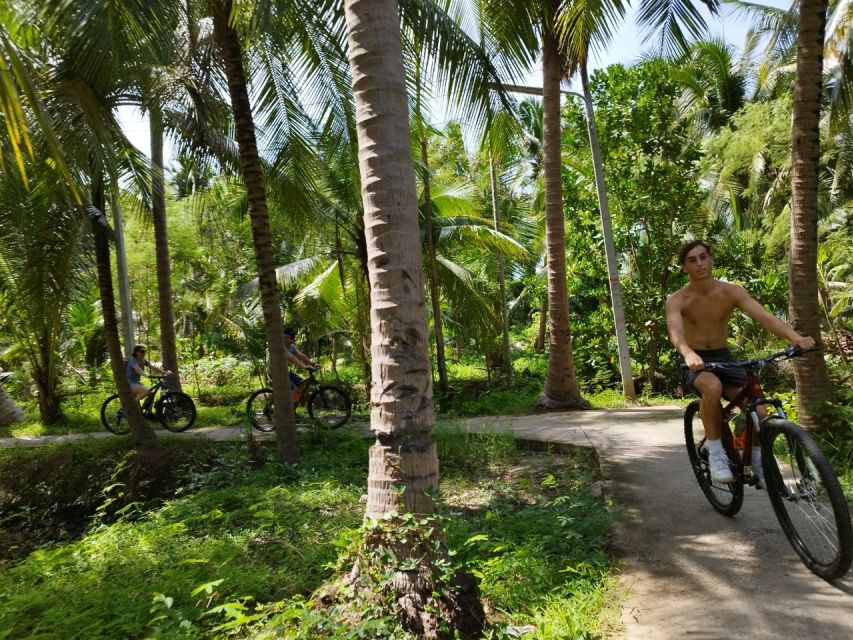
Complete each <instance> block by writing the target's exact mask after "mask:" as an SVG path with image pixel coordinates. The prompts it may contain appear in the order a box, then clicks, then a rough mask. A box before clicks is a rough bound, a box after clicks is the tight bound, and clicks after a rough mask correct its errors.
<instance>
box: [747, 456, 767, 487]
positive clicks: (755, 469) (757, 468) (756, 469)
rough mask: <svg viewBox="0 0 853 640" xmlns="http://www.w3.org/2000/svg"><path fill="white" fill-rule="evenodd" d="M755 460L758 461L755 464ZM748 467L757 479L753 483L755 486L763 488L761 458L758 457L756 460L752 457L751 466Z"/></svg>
mask: <svg viewBox="0 0 853 640" xmlns="http://www.w3.org/2000/svg"><path fill="white" fill-rule="evenodd" d="M756 462H758V464H756ZM750 469H752V475H753V476H755V479H756V480H757V481H758V482H757V483H756V484H755V488H756V489H763V488H764V467H762V466H761V460H760V459H759V460H757V461H756V460H755V459H754V458H753V460H752V466H751V467H750Z"/></svg>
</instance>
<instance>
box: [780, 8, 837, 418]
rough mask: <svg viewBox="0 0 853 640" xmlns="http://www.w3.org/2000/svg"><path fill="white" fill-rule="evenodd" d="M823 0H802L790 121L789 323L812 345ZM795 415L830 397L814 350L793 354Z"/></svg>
mask: <svg viewBox="0 0 853 640" xmlns="http://www.w3.org/2000/svg"><path fill="white" fill-rule="evenodd" d="M826 10H827V0H802V2H801V3H800V27H799V39H798V43H797V73H796V80H795V84H794V105H793V123H792V127H791V136H792V148H791V165H792V166H791V255H790V262H789V267H788V282H789V290H790V293H789V296H790V298H789V309H790V316H791V324H792V325H793V326H794V327H795V328H796V329H797V331H798V332H800V333H801V334H803V335H809V336H812V337H813V338H814V339H815V341H816V342H817V344H818V345H820V344H821V335H820V306H819V303H818V280H817V221H818V211H817V196H818V194H817V190H818V164H819V161H820V130H819V124H820V101H821V93H822V88H823V85H822V78H823V75H822V72H823V43H824V36H825V30H826ZM794 377H795V380H796V383H797V409H798V413H799V420H800V421H801V422H802V423H803V424H804V425H806V426H815V421H814V418H813V417H812V415H811V414H810V413H809V409H810V407H811V405H813V404H814V403H816V402H821V401H825V400H829V399H830V398H831V397H832V383H831V382H830V379H829V374H828V372H827V369H826V363H825V362H824V360H823V356H822V355H821V353H820V352H812V353H811V354H809V355H807V356H806V357H804V358H798V359H796V360H794Z"/></svg>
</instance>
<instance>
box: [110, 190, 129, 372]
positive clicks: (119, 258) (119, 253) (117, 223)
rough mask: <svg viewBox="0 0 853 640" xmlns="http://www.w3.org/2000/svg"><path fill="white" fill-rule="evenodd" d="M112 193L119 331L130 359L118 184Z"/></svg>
mask: <svg viewBox="0 0 853 640" xmlns="http://www.w3.org/2000/svg"><path fill="white" fill-rule="evenodd" d="M111 190H112V193H113V229H114V230H115V234H116V272H117V274H118V295H119V308H120V309H121V330H122V334H123V337H124V356H125V357H126V358H129V357H130V353H131V351H133V345H134V340H133V308H132V306H131V301H130V277H129V275H128V271H127V250H126V249H125V245H124V221H123V220H122V215H121V204H120V203H119V187H118V182H117V181H114V182H113V185H112V189H111Z"/></svg>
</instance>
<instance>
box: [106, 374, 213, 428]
mask: <svg viewBox="0 0 853 640" xmlns="http://www.w3.org/2000/svg"><path fill="white" fill-rule="evenodd" d="M165 377H166V376H151V379H152V380H156V381H157V383H156V384H155V385H154V386H153V387H151V393H149V394H148V395H147V396H145V398H144V399H143V401H142V405H141V409H142V415H143V416H145V418H146V419H147V420H152V421H155V422H159V423H160V424H162V425H163V427H164V428H165V429H168V430H169V431H173V432H175V433H179V432H181V431H186V430H187V429H189V428H190V427H191V426H193V423H194V422H195V418H196V408H195V402H193V399H192V398H190V397H189V396H188V395H187V394H185V393H183V392H181V391H171V390H170V389H168V388H166V387H165V386H163V379H164V378H165ZM158 394H159V397H157V396H158ZM101 422H102V423H103V425H104V427H106V429H107V431H111V432H113V433H114V434H116V435H124V434H126V433H128V432H130V425H129V424H128V423H127V417H126V416H125V415H124V409H123V408H122V406H121V399H120V398H119V396H118V394H117V393H116V394H114V395H111V396H110V397H109V398H107V399H106V400H105V401H104V404H102V405H101Z"/></svg>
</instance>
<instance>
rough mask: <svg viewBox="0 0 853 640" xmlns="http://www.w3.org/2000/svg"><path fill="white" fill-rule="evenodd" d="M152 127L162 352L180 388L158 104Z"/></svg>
mask: <svg viewBox="0 0 853 640" xmlns="http://www.w3.org/2000/svg"><path fill="white" fill-rule="evenodd" d="M148 113H149V123H150V127H149V128H150V131H151V217H152V219H153V221H154V254H155V256H156V259H157V296H158V302H159V304H160V353H161V355H162V357H163V368H164V369H166V370H167V371H171V372H172V373H174V374H175V375H174V376H172V377H170V378H167V379H166V380H165V381H164V382H165V383H166V384H168V386H169V388H170V389H174V390H177V391H180V389H181V380H180V378H179V377H178V350H177V344H176V340H175V314H174V313H173V311H172V264H171V260H170V258H169V232H168V225H167V223H166V185H165V181H164V172H163V114H162V113H161V111H160V110H159V108H157V107H152V108H151V109H150V110H149V112H148Z"/></svg>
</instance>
